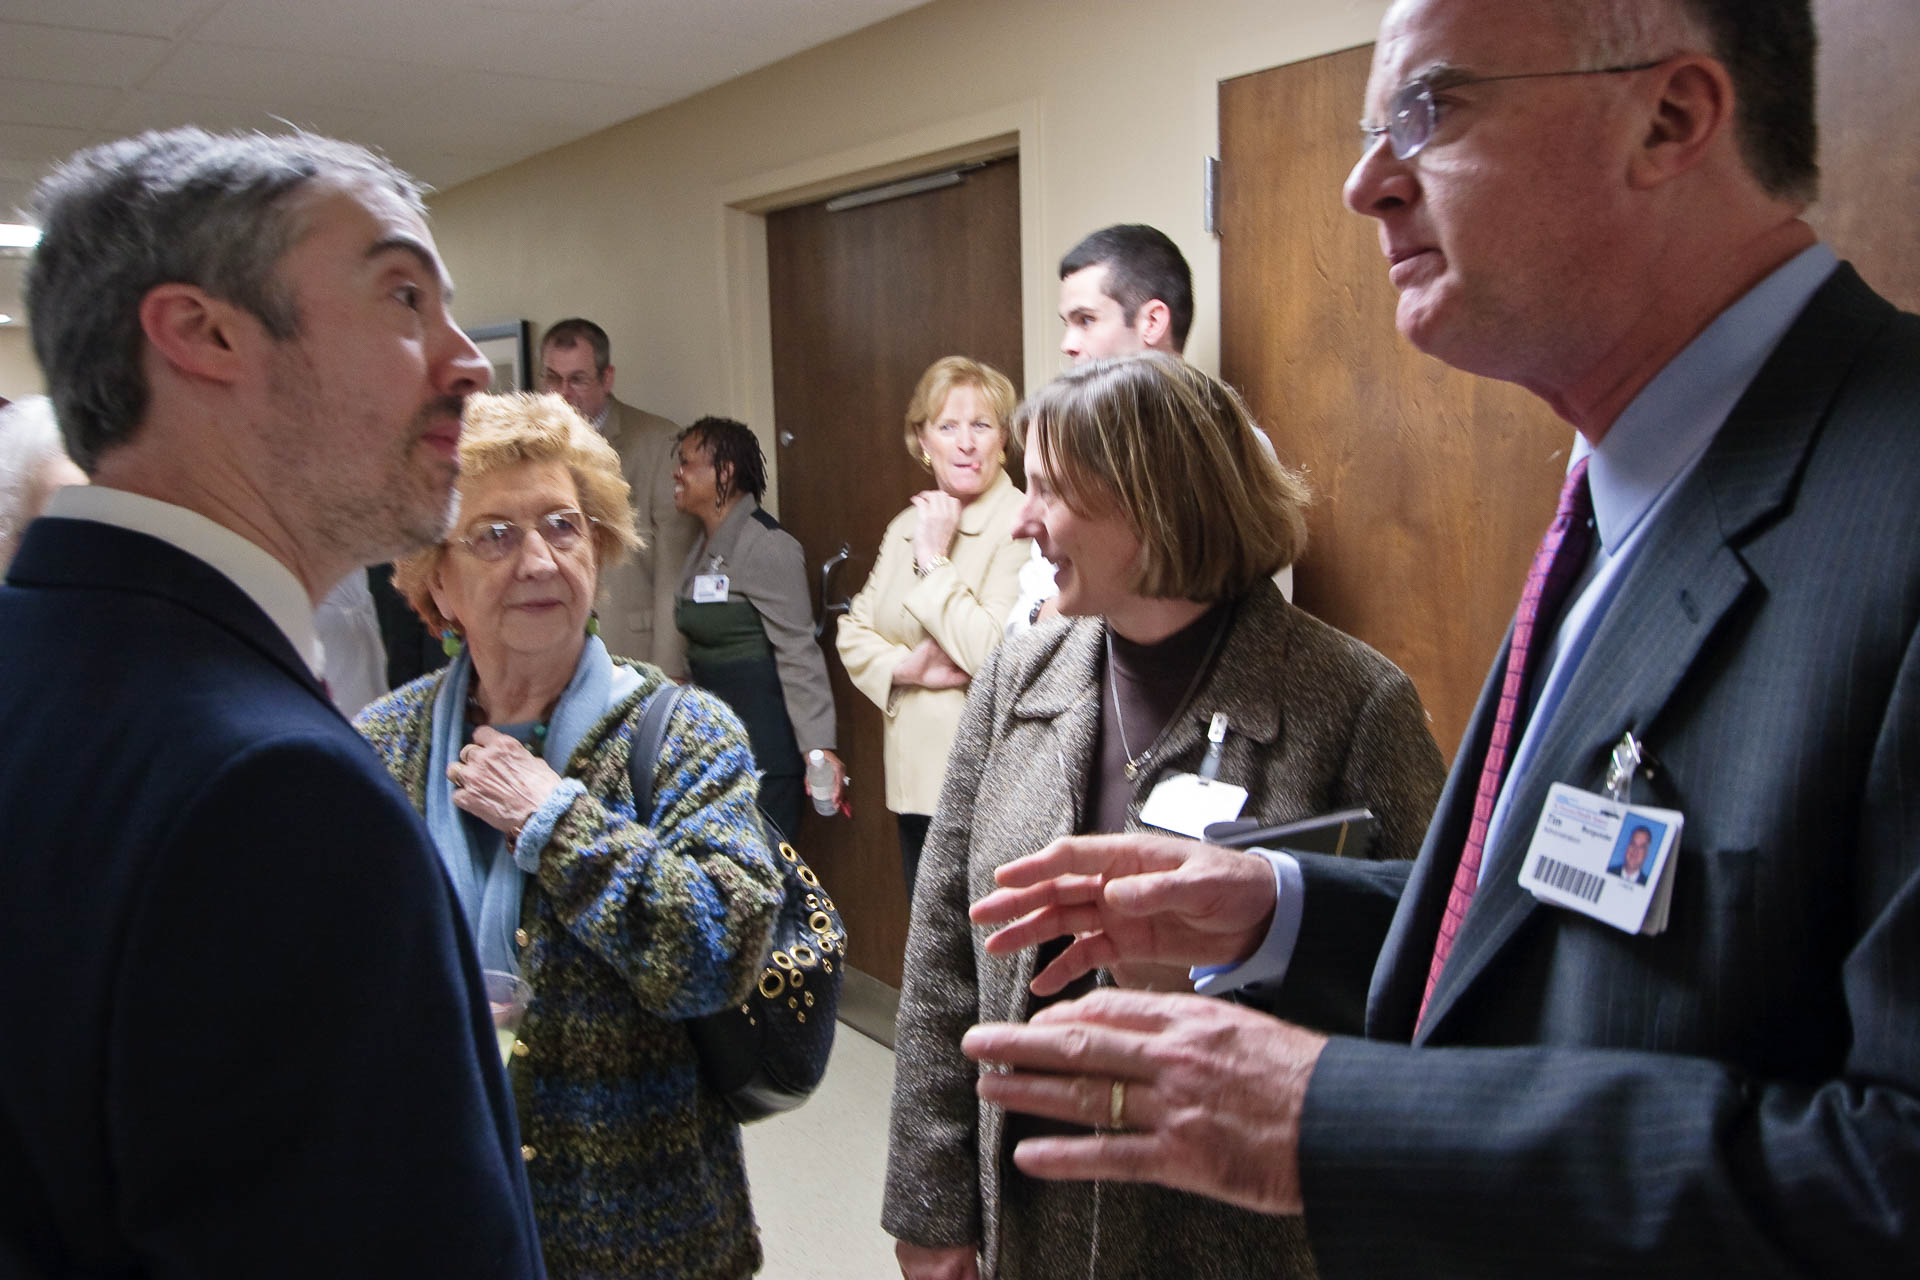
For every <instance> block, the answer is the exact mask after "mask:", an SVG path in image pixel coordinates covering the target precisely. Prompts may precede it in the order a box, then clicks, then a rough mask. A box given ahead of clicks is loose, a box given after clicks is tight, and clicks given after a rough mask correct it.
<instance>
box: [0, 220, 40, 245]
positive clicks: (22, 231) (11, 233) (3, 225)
mask: <svg viewBox="0 0 1920 1280" xmlns="http://www.w3.org/2000/svg"><path fill="white" fill-rule="evenodd" d="M39 243H40V228H38V227H34V226H29V225H27V224H26V223H24V222H0V249H31V248H33V246H35V245H37V244H39Z"/></svg>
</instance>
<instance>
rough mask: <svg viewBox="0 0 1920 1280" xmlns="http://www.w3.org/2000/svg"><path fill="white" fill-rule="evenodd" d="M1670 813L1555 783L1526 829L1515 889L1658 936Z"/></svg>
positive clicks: (1673, 843)
mask: <svg viewBox="0 0 1920 1280" xmlns="http://www.w3.org/2000/svg"><path fill="white" fill-rule="evenodd" d="M1682 822H1683V818H1682V815H1681V814H1680V812H1679V811H1678V810H1676V809H1650V808H1647V807H1646V806H1644V805H1631V804H1621V803H1619V802H1618V801H1616V800H1611V799H1609V798H1607V797H1606V796H1600V795H1595V794H1593V793H1592V792H1591V791H1582V790H1580V789H1579V788H1578V787H1570V786H1568V785H1567V784H1566V783H1564V782H1556V783H1554V784H1553V786H1552V787H1551V788H1550V789H1549V790H1548V792H1547V803H1546V804H1545V806H1543V807H1542V808H1541V810H1540V822H1539V824H1538V825H1536V826H1535V827H1534V829H1533V843H1532V844H1530V845H1528V846H1527V857H1526V861H1525V862H1524V863H1522V864H1521V867H1520V887H1521V888H1523V889H1525V890H1527V891H1528V892H1530V893H1532V894H1533V896H1534V897H1536V898H1538V899H1540V900H1541V901H1542V902H1550V903H1553V904H1554V905H1556V906H1562V907H1567V908H1569V909H1570V910H1573V911H1578V912H1580V913H1581V914H1582V915H1586V916H1592V917H1593V918H1594V919H1595V920H1598V921H1600V922H1602V923H1603V924H1610V925H1612V926H1613V927H1614V928H1616V929H1619V930H1620V931H1622V932H1623V933H1649V934H1651V933H1659V932H1660V931H1661V930H1662V929H1664V928H1666V927H1667V904H1668V903H1669V902H1670V901H1671V900H1672V896H1673V855H1674V853H1675V851H1676V850H1678V849H1679V847H1680V828H1681V825H1682Z"/></svg>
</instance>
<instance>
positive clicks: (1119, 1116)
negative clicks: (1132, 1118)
mask: <svg viewBox="0 0 1920 1280" xmlns="http://www.w3.org/2000/svg"><path fill="white" fill-rule="evenodd" d="M1126 1115H1127V1082H1126V1081H1125V1080H1115V1081H1114V1082H1113V1087H1112V1088H1111V1089H1109V1090H1108V1091H1107V1128H1109V1129H1124V1128H1126V1127H1127V1122H1126Z"/></svg>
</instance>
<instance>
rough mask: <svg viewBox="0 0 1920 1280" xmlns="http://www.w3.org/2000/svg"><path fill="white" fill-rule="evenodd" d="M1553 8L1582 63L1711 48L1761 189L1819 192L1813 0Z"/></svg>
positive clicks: (1636, 1)
mask: <svg viewBox="0 0 1920 1280" xmlns="http://www.w3.org/2000/svg"><path fill="white" fill-rule="evenodd" d="M1557 8H1558V11H1559V16H1560V20H1561V22H1562V23H1563V25H1564V26H1565V28H1566V30H1567V32H1568V33H1569V35H1570V36H1571V37H1572V39H1573V45H1574V49H1575V54H1576V58H1577V60H1578V62H1579V65H1580V66H1582V67H1596V68H1597V67H1622V66H1631V65H1633V64H1634V63H1638V62H1646V61H1648V60H1650V59H1653V58H1667V57H1671V56H1673V55H1674V54H1676V53H1681V52H1695V53H1706V54H1710V55H1712V56H1713V57H1714V58H1715V59H1717V60H1718V61H1719V62H1720V63H1721V64H1722V65H1723V66H1725V67H1726V69H1727V74H1728V75H1729V76H1730V77H1731V78H1732V80H1733V92H1734V99H1735V104H1736V106H1735V110H1736V115H1735V119H1734V134H1735V137H1736V138H1737V139H1738V141H1739V145H1740V154H1741V157H1742V158H1743V159H1744V160H1745V161H1746V163H1747V168H1748V170H1749V171H1751V172H1752V174H1753V176H1754V177H1755V178H1756V179H1757V180H1758V181H1759V183H1760V185H1761V187H1762V188H1763V189H1764V190H1765V191H1766V192H1767V194H1769V195H1771V196H1773V197H1775V198H1777V199H1785V200H1800V201H1805V202H1811V201H1812V200H1813V199H1814V198H1815V197H1816V196H1817V195H1818V194H1819V191H1820V148H1819V131H1818V129H1817V127H1816V124H1815V115H1814V106H1815V104H1814V55H1815V52H1816V49H1817V46H1818V37H1817V36H1816V34H1815V31H1814V25H1813V11H1812V6H1811V4H1810V0H1560V2H1559V4H1558V6H1557Z"/></svg>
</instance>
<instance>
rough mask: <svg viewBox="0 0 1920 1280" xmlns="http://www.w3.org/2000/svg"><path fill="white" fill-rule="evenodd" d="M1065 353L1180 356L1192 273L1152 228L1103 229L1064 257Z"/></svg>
mask: <svg viewBox="0 0 1920 1280" xmlns="http://www.w3.org/2000/svg"><path fill="white" fill-rule="evenodd" d="M1060 323H1061V324H1063V325H1064V326H1066V332H1065V333H1064V334H1063V335H1062V337H1061V339H1060V350H1061V353H1062V354H1064V355H1065V356H1066V357H1067V359H1068V360H1070V361H1072V362H1073V363H1074V364H1079V363H1080V362H1081V361H1082V360H1101V359H1105V358H1106V357H1108V356H1127V355H1133V354H1134V353H1135V352H1139V351H1165V352H1167V353H1168V354H1170V355H1176V356H1177V355H1179V354H1180V353H1181V352H1183V351H1185V350H1186V348H1187V331H1188V330H1190V329H1192V328H1193V271H1192V270H1191V269H1190V268H1189V267H1188V266H1187V259H1186V257H1185V256H1184V255H1183V254H1182V253H1181V252H1180V249H1179V246H1177V245H1175V244H1174V243H1173V241H1171V240H1169V239H1168V238H1167V236H1166V234H1165V233H1164V232H1162V231H1159V230H1157V229H1156V228H1154V227H1148V226H1142V225H1140V224H1138V223H1133V224H1125V223H1123V224H1121V225H1119V226H1112V227H1104V228H1102V229H1101V230H1099V231H1096V232H1094V233H1093V234H1092V235H1090V236H1088V237H1087V238H1086V239H1084V240H1082V241H1081V242H1080V243H1079V244H1077V245H1075V246H1073V248H1071V249H1069V250H1067V255H1066V257H1064V258H1062V259H1060Z"/></svg>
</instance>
